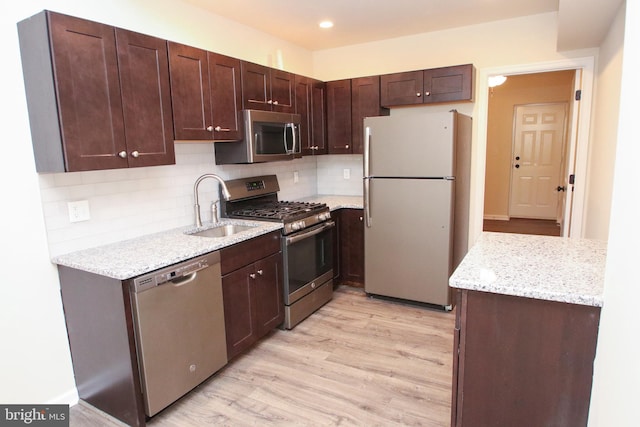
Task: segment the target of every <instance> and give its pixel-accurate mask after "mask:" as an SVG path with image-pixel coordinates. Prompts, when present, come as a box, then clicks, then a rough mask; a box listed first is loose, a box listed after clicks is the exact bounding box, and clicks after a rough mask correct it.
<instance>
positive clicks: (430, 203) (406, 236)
mask: <svg viewBox="0 0 640 427" xmlns="http://www.w3.org/2000/svg"><path fill="white" fill-rule="evenodd" d="M369 191H370V193H369V203H370V205H369V207H370V209H369V213H370V223H369V226H365V233H364V243H365V257H364V259H365V291H366V292H367V293H370V294H376V295H384V296H389V297H395V298H402V299H406V300H412V301H419V302H424V303H431V304H437V305H443V306H445V305H449V304H450V298H449V286H448V281H449V274H450V270H451V256H452V246H451V236H452V212H453V211H452V207H453V206H452V202H453V191H454V181H448V180H443V179H439V180H428V179H384V178H381V179H375V178H374V179H371V180H370V182H369Z"/></svg>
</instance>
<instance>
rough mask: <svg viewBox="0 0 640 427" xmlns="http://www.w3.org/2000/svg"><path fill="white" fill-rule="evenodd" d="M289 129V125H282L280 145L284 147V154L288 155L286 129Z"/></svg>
mask: <svg viewBox="0 0 640 427" xmlns="http://www.w3.org/2000/svg"><path fill="white" fill-rule="evenodd" d="M288 127H289V124H286V125H284V128H283V138H282V139H283V141H282V145H284V152H285V153H286V154H289V146H288V145H287V128H288Z"/></svg>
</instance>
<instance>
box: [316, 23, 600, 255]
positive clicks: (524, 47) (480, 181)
mask: <svg viewBox="0 0 640 427" xmlns="http://www.w3.org/2000/svg"><path fill="white" fill-rule="evenodd" d="M556 42H557V14H556V13H555V12H553V13H545V14H539V15H532V16H528V17H523V18H516V19H509V20H504V21H496V22H490V23H486V24H479V25H472V26H468V27H461V28H455V29H451V30H444V31H438V32H433V33H425V34H419V35H414V36H408V37H400V38H396V39H389V40H383V41H379V42H371V43H364V44H359V45H353V46H347V47H342V48H336V49H328V50H323V51H318V52H314V53H313V62H314V69H315V70H316V74H317V75H318V76H319V78H321V79H324V80H335V79H342V78H347V77H354V76H364V75H374V74H385V73H391V72H398V71H410V70H419V69H425V68H432V67H441V66H446V65H455V64H466V63H473V64H474V65H475V67H476V76H480V75H486V74H487V72H488V71H487V70H490V69H495V68H498V67H507V66H508V67H510V68H512V69H513V68H516V67H521V68H522V69H523V70H525V69H526V67H527V66H529V65H531V66H533V67H534V68H536V69H537V70H538V71H544V69H540V64H552V63H554V62H555V63H557V62H560V61H566V60H567V59H568V58H584V57H593V56H595V55H596V54H597V49H589V50H583V51H574V52H561V53H559V52H557V51H556ZM556 66H557V65H556ZM549 67H551V65H549ZM549 69H552V68H549ZM553 69H555V68H553ZM521 72H526V71H521ZM481 87H484V88H486V83H485V84H484V85H482V84H481V82H479V81H476V93H475V99H476V100H478V102H473V103H459V104H456V105H455V107H452V106H450V105H445V106H444V107H443V106H430V107H423V108H430V109H434V110H438V109H442V108H456V109H458V111H460V112H461V113H463V114H467V115H470V116H472V117H474V118H477V116H478V115H479V114H478V112H479V109H480V108H484V109H485V110H486V99H487V96H486V93H484V94H481V93H480V92H479V90H480V88H481ZM587 90H588V89H587ZM483 103H484V104H485V105H480V104H483ZM585 107H588V106H586V105H585ZM404 110H407V109H397V108H395V109H392V111H391V114H392V115H393V114H395V113H396V112H403V111H404ZM481 129H482V130H484V131H485V133H486V123H480V121H479V120H474V122H473V131H472V140H473V147H472V160H471V161H472V166H471V169H472V170H471V205H470V220H471V224H470V229H469V233H470V239H471V242H473V241H474V240H475V238H476V237H477V236H478V235H479V234H480V232H481V231H482V217H483V200H484V197H483V194H484V177H485V169H484V166H485V156H486V135H480V131H481ZM587 174H588V172H587ZM587 191H588V190H587ZM594 220H598V219H597V218H596V219H594ZM604 220H607V219H606V218H605V219H604Z"/></svg>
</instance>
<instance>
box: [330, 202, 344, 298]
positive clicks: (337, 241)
mask: <svg viewBox="0 0 640 427" xmlns="http://www.w3.org/2000/svg"><path fill="white" fill-rule="evenodd" d="M343 210H344V209H338V210H336V211H332V212H331V219H332V220H333V222H335V223H336V226H335V227H333V283H334V285H338V284H340V283H341V282H342V250H341V247H340V245H341V239H342V233H341V227H342V221H341V218H342V215H341V213H342V211H343Z"/></svg>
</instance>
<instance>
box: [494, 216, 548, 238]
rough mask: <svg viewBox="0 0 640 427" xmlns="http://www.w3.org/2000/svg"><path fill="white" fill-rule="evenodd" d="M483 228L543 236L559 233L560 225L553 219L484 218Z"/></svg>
mask: <svg viewBox="0 0 640 427" xmlns="http://www.w3.org/2000/svg"><path fill="white" fill-rule="evenodd" d="M483 230H484V231H497V232H500V233H519V234H538V235H543V236H559V235H560V225H558V223H556V221H555V220H546V219H531V218H511V219H510V220H509V221H500V220H491V219H485V220H484V225H483Z"/></svg>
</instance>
